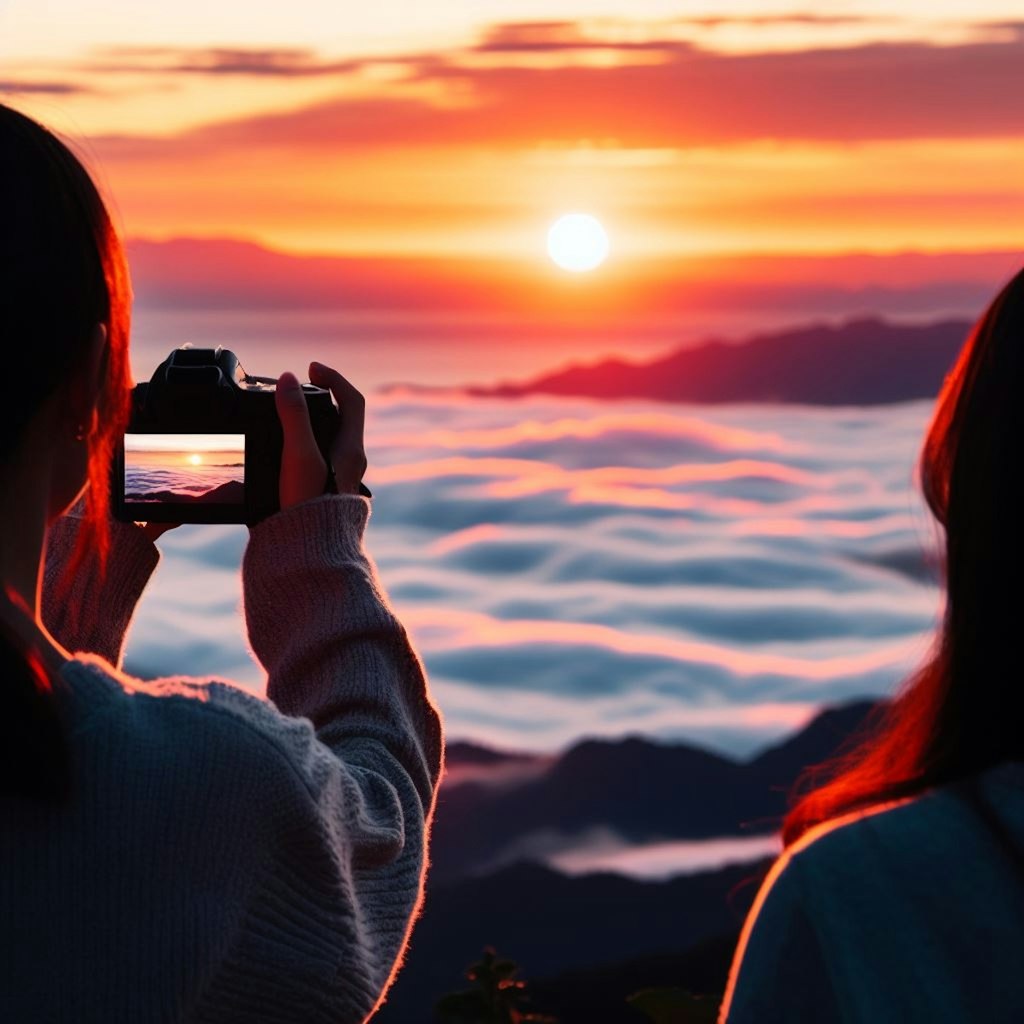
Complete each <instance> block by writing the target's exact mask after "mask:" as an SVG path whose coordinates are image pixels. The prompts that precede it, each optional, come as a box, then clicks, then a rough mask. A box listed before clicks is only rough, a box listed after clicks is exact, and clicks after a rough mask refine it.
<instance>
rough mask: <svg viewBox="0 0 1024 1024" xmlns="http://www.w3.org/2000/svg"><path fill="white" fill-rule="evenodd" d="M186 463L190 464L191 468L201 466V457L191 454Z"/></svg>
mask: <svg viewBox="0 0 1024 1024" xmlns="http://www.w3.org/2000/svg"><path fill="white" fill-rule="evenodd" d="M188 461H189V462H191V463H192V465H193V466H201V465H202V464H203V457H202V455H196V454H192V455H190V456H189V457H188Z"/></svg>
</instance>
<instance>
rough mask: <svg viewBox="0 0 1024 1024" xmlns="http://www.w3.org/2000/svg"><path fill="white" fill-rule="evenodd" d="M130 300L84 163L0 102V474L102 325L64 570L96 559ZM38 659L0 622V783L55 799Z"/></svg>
mask: <svg viewBox="0 0 1024 1024" xmlns="http://www.w3.org/2000/svg"><path fill="white" fill-rule="evenodd" d="M130 303H131V295H130V286H129V281H128V271H127V265H126V263H125V259H124V253H123V249H122V247H121V244H120V241H119V240H118V238H117V234H116V232H115V231H114V228H113V226H112V224H111V221H110V217H109V216H108V214H107V210H106V208H105V206H104V204H103V201H102V199H101V198H100V195H99V193H98V192H97V190H96V187H95V186H94V184H93V182H92V180H91V178H90V177H89V174H88V172H87V171H86V170H85V169H84V167H83V166H82V164H81V163H80V162H79V160H78V159H77V158H76V157H75V156H74V154H73V153H72V152H71V150H70V149H69V148H68V146H66V145H65V144H64V143H63V142H61V141H60V140H59V139H58V138H57V137H56V136H55V135H53V134H52V133H50V132H49V131H47V130H46V129H45V128H43V127H42V126H40V125H39V124H37V123H36V122H35V121H33V120H31V119H30V118H28V117H25V116H24V115H22V114H20V113H18V112H17V111H14V110H12V109H10V108H9V107H5V106H3V105H2V104H0V331H2V332H3V338H4V352H3V355H4V365H3V370H4V379H5V381H6V386H5V388H4V397H3V401H2V402H0V473H2V471H3V467H4V466H7V465H9V464H10V463H11V460H12V456H13V455H14V454H15V453H16V452H17V451H18V449H19V446H20V445H21V444H22V443H23V441H24V438H25V429H26V427H27V426H28V424H29V423H30V421H31V420H32V419H33V417H34V416H35V414H36V413H37V412H38V411H39V410H40V408H41V407H42V405H43V403H44V402H45V401H46V400H47V399H49V398H50V397H51V396H52V395H53V394H54V392H55V391H56V390H57V388H58V387H59V386H60V385H61V384H62V383H64V382H65V381H67V380H68V379H69V378H71V377H72V376H74V375H76V374H79V373H82V372H84V370H85V366H86V357H87V355H88V349H89V344H90V341H91V339H92V337H93V335H94V333H95V331H96V327H97V325H98V324H104V325H105V326H106V329H107V342H106V349H105V352H104V372H103V374H102V377H101V385H100V393H99V394H98V395H97V396H96V403H97V412H98V420H97V424H96V429H95V431H94V432H92V433H91V434H90V435H89V437H88V438H87V443H88V446H89V448H88V450H89V469H88V483H89V487H88V490H87V494H86V509H85V520H84V522H83V526H82V529H81V531H80V533H79V538H78V543H77V545H76V549H75V553H74V556H73V558H72V563H71V566H70V567H69V572H74V571H76V570H77V569H78V568H79V567H80V566H81V564H82V561H83V559H84V558H85V556H86V554H87V553H88V552H93V553H95V554H96V555H98V556H99V559H100V565H101V567H103V566H104V565H105V559H106V553H107V549H108V544H109V542H108V537H107V528H106V527H107V515H108V503H109V482H108V477H109V472H110V460H111V456H112V454H113V451H114V446H115V445H116V444H117V441H118V439H119V436H120V434H121V433H123V431H124V427H125V425H126V423H127V417H128V411H129V400H130V399H129V396H130V391H129V387H130V373H129V364H128V333H129V314H130ZM3 598H4V595H0V599H3ZM7 598H8V599H9V600H14V601H15V602H16V603H17V597H16V595H7ZM28 611H29V613H30V614H31V612H32V611H33V609H28ZM43 665H44V663H43V660H42V659H41V658H39V656H38V655H37V654H36V653H35V652H33V651H30V650H24V649H23V645H22V644H21V643H20V642H19V641H18V640H17V639H16V637H15V634H14V633H13V632H12V631H11V630H10V629H8V628H0V679H2V680H3V687H4V688H3V692H2V696H0V700H2V701H3V705H4V706H3V713H2V715H0V722H2V725H0V759H2V760H0V792H17V793H22V794H25V795H30V796H40V797H47V796H49V797H54V798H60V797H63V796H66V795H67V793H68V791H69V778H68V771H67V757H66V746H65V745H64V743H63V740H62V737H61V732H60V720H59V718H58V716H57V712H56V705H55V704H54V703H53V700H52V693H51V686H52V680H50V679H49V678H48V677H47V673H46V670H45V668H44V667H43Z"/></svg>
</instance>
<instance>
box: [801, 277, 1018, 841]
mask: <svg viewBox="0 0 1024 1024" xmlns="http://www.w3.org/2000/svg"><path fill="white" fill-rule="evenodd" d="M1022 386H1024V271H1021V272H1019V273H1018V274H1017V275H1016V277H1014V278H1013V279H1012V280H1011V281H1010V282H1009V284H1007V285H1006V286H1005V287H1004V288H1003V290H1002V291H1001V292H1000V293H999V295H998V296H996V298H995V300H994V301H993V302H992V304H991V305H990V306H989V308H988V309H987V310H986V311H985V313H984V315H983V316H982V317H981V319H980V320H979V321H978V323H977V324H976V325H975V327H974V329H973V330H972V331H971V334H970V336H969V337H968V339H967V341H966V343H965V344H964V347H963V349H962V350H961V352H960V355H959V357H958V358H957V360H956V364H955V365H954V367H953V369H952V370H951V372H950V373H949V375H948V376H947V377H946V380H945V383H944V385H943V388H942V392H941V394H940V395H939V398H938V402H937V404H936V408H935V413H934V416H933V418H932V422H931V426H930V427H929V430H928V433H927V435H926V438H925V442H924V447H923V449H922V451H921V458H920V462H919V466H918V468H919V473H920V484H921V490H922V493H923V494H924V497H925V500H926V501H927V503H928V507H929V508H930V509H931V512H932V514H933V515H934V516H935V519H936V520H937V521H938V522H939V524H941V526H943V527H944V528H945V537H946V540H945V558H944V559H943V565H942V568H943V577H944V583H945V588H946V607H945V613H944V618H943V622H942V625H941V628H940V629H939V630H938V632H937V634H936V637H935V641H934V644H933V647H932V652H931V654H930V656H929V658H928V660H927V661H926V663H925V664H924V665H923V667H921V668H920V669H919V670H918V671H917V672H916V673H914V674H913V675H912V676H911V677H910V678H909V679H908V680H906V682H905V683H904V685H903V687H902V689H901V691H900V693H899V694H898V695H897V697H896V699H895V700H894V701H893V702H892V703H891V704H890V705H889V706H888V707H887V708H886V709H885V710H883V711H881V712H879V713H878V714H877V715H876V716H874V721H873V723H872V724H871V726H870V727H869V730H868V731H867V732H866V734H865V735H864V737H863V738H862V739H861V740H860V742H859V743H857V744H856V745H855V746H853V747H852V749H851V750H850V751H849V752H848V753H846V754H844V755H842V756H840V757H839V758H837V759H835V760H833V761H832V762H830V763H827V764H825V765H824V766H821V767H818V768H815V769H812V770H811V771H810V772H809V773H806V774H805V775H804V776H803V778H802V779H801V782H800V783H799V785H798V789H797V792H798V793H799V792H801V791H802V792H803V794H804V795H803V796H802V797H800V798H799V799H798V802H797V803H796V804H795V806H794V807H793V809H792V810H791V811H790V813H789V815H788V816H787V818H786V822H785V827H784V830H783V838H784V840H785V842H786V844H787V845H788V844H790V843H792V842H793V841H794V840H796V839H797V838H799V837H800V836H801V835H802V834H803V833H804V832H805V831H806V830H807V829H808V828H810V827H812V826H813V825H816V824H819V823H821V822H824V821H827V820H829V819H831V818H834V817H836V816H838V815H840V814H842V813H845V812H850V811H854V810H859V809H862V808H864V807H867V806H869V805H872V804H879V803H884V802H886V801H888V800H893V799H898V798H901V797H905V796H912V795H914V794H917V793H920V792H921V791H922V790H924V789H926V788H928V787H931V786H935V785H940V784H944V783H949V782H953V781H955V780H960V779H965V778H967V777H968V776H970V775H973V774H976V773H978V772H980V771H984V770H985V769H986V768H989V767H991V766H993V765H995V764H997V763H999V762H1001V761H1009V760H1020V759H1024V684H1022V681H1021V678H1020V675H1021V664H1022V656H1021V649H1020V640H1021V616H1022V611H1021V608H1020V605H1019V602H1018V599H1017V595H1019V594H1020V593H1021V589H1022V586H1024V522H1022V517H1024V503H1022V500H1021V499H1022V496H1024V396H1022V393H1021V392H1022ZM816 782H818V783H821V784H820V785H819V787H818V788H817V789H812V790H811V791H810V792H808V791H807V790H808V785H809V784H810V785H811V786H813V785H814V784H815V783H816Z"/></svg>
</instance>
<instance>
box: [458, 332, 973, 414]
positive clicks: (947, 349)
mask: <svg viewBox="0 0 1024 1024" xmlns="http://www.w3.org/2000/svg"><path fill="white" fill-rule="evenodd" d="M969 328H970V325H969V324H968V323H966V322H965V321H960V320H943V321H939V322H936V323H931V324H923V325H914V326H910V325H900V324H894V323H889V322H887V321H884V320H881V319H877V318H866V319H859V320H851V321H849V322H847V323H845V324H842V325H841V326H838V327H832V326H827V325H812V326H809V327H806V328H802V329H798V330H789V331H782V332H776V333H773V334H763V335H757V336H755V337H753V338H751V339H749V340H748V341H745V342H740V343H727V342H723V341H718V340H713V341H708V342H706V343H705V344H702V345H698V346H696V347H688V348H684V349H679V350H678V351H676V352H673V353H671V354H670V355H667V356H665V357H663V358H661V359H655V360H652V361H648V362H629V361H626V360H624V359H608V360H605V361H604V362H600V363H595V364H593V365H587V366H578V365H574V366H570V367H568V368H567V369H564V370H560V371H557V372H554V373H548V374H545V375H543V376H540V377H536V378H534V379H533V380H529V381H525V382H523V383H518V384H516V383H507V384H499V385H496V386H493V387H473V388H469V389H468V390H469V392H470V393H471V394H473V395H478V396H485V397H501V398H506V397H516V396H521V395H531V394H550V395H576V396H583V397H590V398H648V399H656V400H660V401H669V402H699V403H715V402H773V403H778V402H782V403H786V402H792V403H804V404H811V405H878V404H883V403H887V402H902V401H909V400H911V399H922V398H934V397H935V395H936V394H938V391H939V388H940V386H941V384H942V381H943V378H944V377H945V375H946V374H947V373H948V372H949V371H950V369H951V368H952V366H953V362H954V360H955V358H956V355H957V353H958V352H959V350H960V348H961V346H962V345H963V343H964V341H965V340H966V337H967V333H968V330H969Z"/></svg>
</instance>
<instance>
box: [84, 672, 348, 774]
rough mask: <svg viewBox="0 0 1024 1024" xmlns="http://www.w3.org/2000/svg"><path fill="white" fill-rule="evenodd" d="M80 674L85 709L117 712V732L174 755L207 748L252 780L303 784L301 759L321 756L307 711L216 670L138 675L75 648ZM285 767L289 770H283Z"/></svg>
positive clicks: (305, 762) (305, 767)
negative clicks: (294, 712) (299, 713)
mask: <svg viewBox="0 0 1024 1024" xmlns="http://www.w3.org/2000/svg"><path fill="white" fill-rule="evenodd" d="M76 661H77V662H78V666H77V671H78V673H79V678H80V679H83V680H84V679H88V680H89V683H88V685H89V686H90V687H91V688H92V691H93V692H92V693H91V694H90V695H89V697H90V700H91V703H92V705H93V713H94V714H95V715H97V716H106V717H107V718H108V720H120V721H121V722H122V725H123V731H124V732H125V733H126V736H125V737H124V738H125V739H126V740H127V741H128V742H131V739H130V738H131V737H134V738H136V739H137V740H138V741H139V742H140V743H141V744H143V745H144V746H145V748H146V749H154V748H159V749H161V750H163V751H164V752H165V754H166V755H167V756H173V754H174V753H175V752H176V753H178V754H180V755H181V757H182V759H185V758H191V759H193V760H194V759H196V758H197V757H199V756H200V755H201V754H202V753H204V752H205V753H207V754H208V755H209V756H210V757H211V758H213V759H214V760H215V761H217V762H219V763H222V764H228V763H230V764H232V765H234V766H236V768H237V767H240V766H242V765H244V766H245V767H246V768H247V770H249V771H250V772H251V773H252V777H253V781H257V780H260V781H261V782H267V781H268V780H270V781H272V782H273V785H274V787H275V788H279V787H281V786H283V785H285V784H287V782H288V781H289V777H290V780H291V781H292V782H293V783H294V784H298V785H305V786H308V785H309V784H310V772H309V767H310V765H309V762H310V759H311V758H313V759H318V758H321V757H324V756H329V752H328V751H327V750H326V748H323V747H322V745H321V744H320V743H319V742H318V741H317V739H316V733H315V731H314V729H313V724H312V723H311V722H310V721H309V719H308V718H295V717H291V716H288V715H284V714H282V713H281V712H280V711H279V710H278V709H277V707H276V706H275V705H274V704H273V703H272V702H271V701H270V700H269V699H267V698H266V697H262V696H260V695H258V694H256V693H253V692H251V691H249V690H247V689H245V688H244V687H242V686H241V685H240V684H238V683H235V682H232V681H230V680H227V679H220V678H216V677H196V676H187V675H175V676H165V677H160V678H156V679H149V680H142V679H138V678H136V677H134V676H132V675H130V674H128V673H126V672H123V671H121V670H119V669H116V668H114V667H113V666H112V665H110V664H109V663H108V662H106V661H105V660H104V659H102V658H100V657H98V656H93V655H81V654H79V655H77V656H76ZM289 769H290V770H289Z"/></svg>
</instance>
